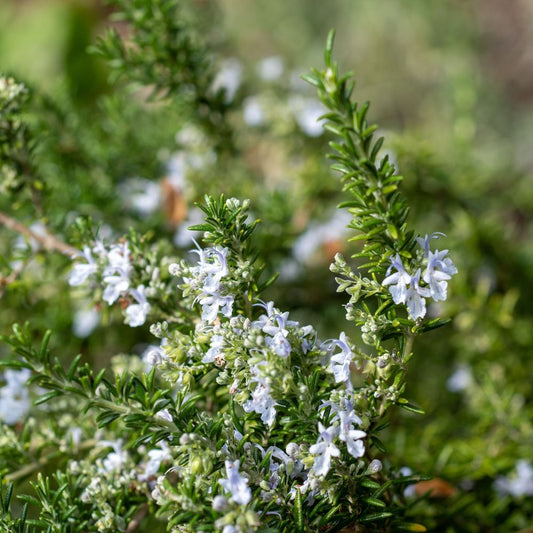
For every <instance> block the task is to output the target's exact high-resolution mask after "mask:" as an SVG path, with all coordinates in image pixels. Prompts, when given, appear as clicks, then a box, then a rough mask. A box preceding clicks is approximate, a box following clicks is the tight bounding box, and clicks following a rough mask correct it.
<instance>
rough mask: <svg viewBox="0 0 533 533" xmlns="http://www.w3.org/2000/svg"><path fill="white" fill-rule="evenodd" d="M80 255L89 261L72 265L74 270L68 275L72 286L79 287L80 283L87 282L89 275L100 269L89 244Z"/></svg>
mask: <svg viewBox="0 0 533 533" xmlns="http://www.w3.org/2000/svg"><path fill="white" fill-rule="evenodd" d="M80 255H81V256H82V257H84V258H85V259H86V260H87V263H76V264H75V265H74V266H73V267H72V271H71V272H70V274H69V277H68V282H69V285H70V286H71V287H77V286H78V285H81V284H83V283H85V281H87V278H88V277H89V276H92V275H93V274H96V272H97V271H98V267H97V265H96V263H95V261H94V259H93V256H92V253H91V249H90V248H89V247H88V246H85V247H84V248H83V253H82V254H80Z"/></svg>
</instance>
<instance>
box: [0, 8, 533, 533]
mask: <svg viewBox="0 0 533 533" xmlns="http://www.w3.org/2000/svg"><path fill="white" fill-rule="evenodd" d="M446 3H448V2H446ZM311 4H313V6H311V7H309V6H310V5H311ZM339 5H340V4H339ZM372 5H374V4H372V3H371V2H370V0H368V1H362V2H360V5H358V6H357V7H356V8H354V9H355V12H356V13H357V15H358V16H359V17H360V18H361V20H362V21H364V20H365V19H371V18H372V16H377V15H378V11H379V9H383V13H382V14H383V17H382V18H381V19H380V21H382V20H385V21H386V20H387V16H385V13H387V14H388V16H390V17H392V16H393V15H394V13H395V9H396V8H395V7H394V5H393V4H392V3H391V2H385V3H384V5H383V7H382V8H376V7H371V6H372ZM230 6H231V4H230ZM230 6H228V5H225V4H224V3H221V4H220V5H217V4H215V3H214V2H211V1H208V2H193V1H185V0H135V1H126V0H114V1H113V2H112V3H111V7H110V8H109V10H106V13H105V18H103V19H101V22H98V20H100V18H99V17H100V16H101V14H100V13H99V12H98V11H96V10H95V11H94V12H92V11H91V10H90V9H89V8H87V7H83V5H82V4H81V3H80V4H79V5H78V4H77V3H73V4H72V6H70V8H69V9H68V10H67V11H66V12H64V13H62V14H61V17H66V18H61V20H68V21H69V23H70V25H71V27H70V30H69V31H70V33H68V38H67V53H66V54H65V72H66V77H65V82H63V83H62V84H60V85H59V86H51V85H50V80H41V81H42V83H41V84H39V83H37V80H36V78H34V77H33V76H31V74H28V72H27V71H25V70H24V68H22V67H21V68H20V69H19V72H17V69H16V68H14V69H12V70H13V72H12V73H11V74H7V73H6V74H5V75H2V76H1V77H0V191H1V193H2V194H1V196H0V224H1V227H0V234H1V236H2V238H1V239H0V253H1V255H0V259H1V262H0V276H1V277H0V297H1V298H2V304H3V305H2V310H1V311H0V328H1V330H2V333H3V334H4V335H3V337H2V339H3V344H2V346H1V347H0V365H1V368H2V374H1V377H0V385H1V388H0V443H1V446H0V476H1V479H2V485H1V493H0V528H1V529H2V531H21V532H23V531H64V532H67V531H127V532H130V533H131V532H134V531H165V530H168V531H222V532H223V533H238V532H243V533H244V532H246V531H263V532H267V531H271V532H274V531H280V532H293V531H302V532H304V531H358V532H363V531H397V530H404V531H405V530H407V531H425V530H438V531H479V530H487V531H515V530H516V531H518V530H520V529H523V528H526V527H528V526H529V525H531V519H532V516H533V504H532V503H531V495H533V466H532V464H531V458H530V456H531V452H530V443H531V438H532V434H533V427H532V422H531V420H532V417H531V415H532V412H531V404H532V403H531V387H530V383H529V381H530V380H529V375H530V371H531V370H532V369H531V365H532V363H531V360H530V357H529V355H528V354H529V351H530V346H531V344H532V341H533V339H532V332H531V328H530V327H529V323H530V320H531V317H530V314H531V310H530V309H529V307H528V305H527V302H528V296H529V292H530V291H531V283H529V281H530V279H529V278H530V276H531V275H530V272H531V262H532V260H533V254H532V249H531V246H530V245H529V246H528V244H527V243H528V237H529V236H530V233H531V219H530V211H531V205H532V203H533V198H532V196H531V190H530V188H528V187H527V184H528V178H529V177H528V176H527V174H526V171H524V170H521V167H520V165H519V162H518V163H516V162H513V159H512V154H513V153H514V152H513V146H518V147H519V146H523V145H521V144H520V143H521V142H523V141H521V140H520V139H519V132H518V133H517V132H515V133H509V135H508V138H507V139H506V140H505V141H504V140H503V139H500V140H499V142H495V141H494V140H493V130H492V129H491V128H495V127H496V125H498V124H503V123H504V122H505V120H504V119H505V117H502V115H504V114H505V113H503V112H500V113H501V114H498V113H496V112H494V113H492V114H491V116H490V117H488V118H484V117H485V116H486V115H485V114H484V113H487V111H486V110H487V109H489V107H488V106H489V105H490V104H491V99H494V98H496V96H495V95H494V94H493V93H490V91H487V90H486V88H485V85H484V83H483V79H480V77H479V76H478V77H475V76H471V75H470V74H471V73H472V71H474V69H475V62H474V59H473V58H474V57H475V56H474V55H473V53H472V52H471V50H472V45H471V42H473V40H474V34H475V30H474V28H473V27H471V26H469V25H468V23H467V20H468V15H469V14H470V13H468V12H467V13H466V14H465V13H463V12H461V10H459V8H457V7H455V8H452V9H451V10H450V11H449V12H447V13H443V12H442V11H441V8H439V7H435V6H431V7H430V6H428V5H427V3H423V2H414V3H413V5H412V6H411V7H410V9H411V10H412V11H411V14H412V15H413V19H412V21H411V23H412V24H413V27H417V24H418V25H422V24H423V21H425V23H427V24H430V25H431V24H434V25H433V26H431V27H434V28H435V35H434V39H435V43H436V44H434V45H433V46H435V48H434V49H435V50H440V51H441V55H442V64H443V65H444V67H443V68H444V69H445V68H449V69H450V71H451V74H450V76H449V77H448V78H446V80H447V82H449V84H450V91H451V93H452V95H453V99H454V100H453V101H454V103H453V105H452V106H451V108H448V109H447V110H446V113H443V114H442V115H440V116H438V119H435V116H437V115H438V113H436V112H433V113H430V115H431V116H430V117H426V119H425V120H424V112H425V110H424V106H430V107H431V106H432V105H436V104H437V103H439V102H438V98H436V97H435V99H434V100H433V101H432V100H431V97H429V98H428V99H426V100H424V101H413V100H410V99H408V98H407V97H406V96H405V95H406V94H408V93H409V91H407V90H406V89H405V87H403V86H402V84H401V83H400V84H399V85H398V91H399V92H398V94H399V98H402V99H403V100H402V102H403V105H402V106H400V107H399V108H398V113H399V114H400V115H401V116H402V117H403V118H402V121H403V123H404V130H403V131H400V127H399V125H398V124H397V123H395V122H394V121H393V120H387V119H386V117H387V104H384V103H383V98H384V93H383V90H384V89H380V90H379V91H378V94H377V95H376V98H377V99H378V109H380V110H381V114H382V115H383V117H384V118H383V122H385V123H388V127H389V129H390V130H396V133H395V134H393V133H392V132H390V133H389V132H382V131H381V130H379V129H378V127H377V126H376V125H374V124H373V123H372V121H371V116H372V111H371V110H370V111H369V104H368V103H364V102H361V100H360V97H359V94H360V91H361V90H362V91H363V92H365V93H367V94H369V95H370V98H373V95H372V91H371V90H369V88H368V87H364V88H363V89H359V88H356V87H355V84H354V81H353V74H343V69H341V68H340V67H339V65H338V63H337V62H336V61H334V59H333V55H334V54H333V37H334V34H333V32H331V33H330V34H329V37H328V38H327V44H326V52H325V66H324V67H323V68H321V69H311V71H310V72H309V71H307V72H305V73H304V71H300V72H297V70H299V69H300V66H301V63H298V64H297V66H298V69H293V70H292V71H291V70H290V69H287V67H286V64H285V62H289V63H290V62H291V61H294V54H300V56H302V55H303V53H302V51H301V50H295V49H294V48H291V47H290V46H289V47H288V48H287V50H286V53H287V54H288V56H287V59H285V61H284V59H282V57H281V56H273V55H269V56H268V57H265V58H258V57H255V58H253V55H252V56H250V55H248V56H247V55H246V53H244V52H242V54H243V55H242V57H241V58H240V59H237V58H236V57H235V55H237V54H239V48H238V46H237V45H238V42H239V38H242V39H243V40H244V41H245V40H246V39H251V37H250V36H249V34H248V33H247V27H246V23H245V22H246V18H247V17H250V16H252V14H253V10H252V11H250V9H251V8H246V9H244V11H243V13H241V15H240V16H241V17H242V21H241V25H240V26H239V25H236V26H234V27H233V28H232V27H231V17H232V16H233V15H232V13H233V12H232V8H231V7H230ZM294 6H300V9H301V12H294V13H293V12H292V11H291V10H292V9H296V7H294ZM294 6H293V7H291V8H289V7H288V8H287V10H288V11H287V12H286V13H284V14H282V13H279V12H277V11H276V9H277V8H271V9H272V11H268V10H267V11H265V13H264V18H263V22H264V24H265V25H267V26H268V25H269V24H270V23H274V22H276V21H277V20H278V19H277V18H276V17H278V18H279V17H281V16H282V15H287V16H288V17H289V19H290V17H291V16H292V17H294V20H295V21H296V20H297V21H298V24H296V23H294V24H293V26H291V31H297V32H300V34H301V35H302V36H303V35H305V32H306V31H310V30H306V29H305V26H299V24H300V23H301V20H302V19H303V14H307V15H308V16H309V24H310V25H311V26H310V27H312V26H313V25H315V26H318V27H320V31H321V33H322V34H323V35H324V40H325V39H326V31H327V30H326V29H325V28H324V27H322V26H321V24H323V23H324V20H327V17H326V16H325V15H324V20H322V19H321V15H320V7H319V6H318V5H316V6H314V3H310V4H309V5H305V4H303V3H302V4H301V5H300V3H295V4H294ZM313 9H315V12H313ZM336 9H338V10H339V11H338V12H337V11H336ZM336 9H333V10H331V13H333V15H331V13H330V14H329V15H328V16H333V18H334V19H335V20H331V22H332V23H338V25H339V26H340V31H339V32H338V33H339V41H340V43H339V44H340V46H339V45H338V46H337V47H336V48H337V50H335V55H337V54H339V55H340V56H341V57H342V58H343V61H342V62H343V63H344V62H346V61H347V59H346V56H343V55H342V54H345V52H343V49H342V45H343V44H346V43H347V39H346V37H343V29H345V28H344V24H345V21H343V18H342V13H343V12H342V9H341V7H337V8H336ZM344 9H348V8H347V6H344ZM50 10H51V12H53V8H50ZM224 10H225V11H224ZM222 12H224V13H225V14H226V16H227V19H228V21H229V22H228V23H227V24H228V27H229V29H230V31H233V32H235V35H234V36H233V37H228V36H226V35H224V34H223V32H222V31H221V27H220V24H219V21H220V17H221V13H222ZM65 13H66V14H65ZM380 14H381V13H380ZM54 16H57V17H59V13H55V14H54ZM335 16H336V17H337V18H335ZM441 16H445V17H446V20H447V21H448V22H450V24H449V25H447V26H446V28H444V26H443V25H442V24H437V23H436V21H437V20H440V19H439V17H441ZM269 17H273V19H272V22H271V21H270V19H269ZM104 20H105V22H103V21H104ZM290 20H291V19H290ZM328 22H329V21H328ZM98 24H102V25H105V26H106V29H105V31H103V32H101V36H100V37H98V38H96V39H93V40H92V42H91V39H90V35H89V34H90V32H91V28H92V27H93V26H95V25H98ZM361 24H362V26H361V30H362V28H363V26H364V25H363V23H361ZM401 29H402V22H400V21H397V25H396V26H395V29H394V30H390V31H389V33H388V34H387V35H388V37H389V38H391V39H392V38H393V36H394V35H395V31H397V32H399V34H401ZM452 30H457V32H458V33H456V34H454V35H459V33H460V35H461V38H459V37H457V39H456V40H455V41H454V42H453V45H452V44H450V42H449V35H448V33H447V32H452ZM366 32H367V33H363V34H362V35H361V36H359V37H358V39H359V41H358V43H359V47H360V49H362V50H363V51H364V52H365V53H363V54H362V57H361V58H360V59H358V61H359V65H360V67H361V68H358V74H357V78H358V79H359V80H361V82H362V83H364V82H365V80H364V73H365V69H368V68H369V67H368V66H365V65H368V63H369V62H371V60H372V59H373V58H374V56H372V55H371V54H370V52H369V50H370V47H371V43H372V42H374V41H373V40H372V33H371V30H370V29H366ZM415 35H421V33H415ZM84 36H85V38H84ZM232 38H233V42H232ZM400 42H401V43H402V46H405V47H407V48H409V46H413V49H412V51H413V53H414V56H413V57H414V58H416V60H417V61H420V62H421V61H422V56H423V54H422V53H421V52H420V49H419V45H420V43H414V44H413V43H411V44H409V42H408V41H400ZM377 46H378V45H377V44H376V47H377ZM438 47H440V48H438ZM85 48H87V50H88V52H89V54H90V55H87V56H86V57H87V58H88V59H86V63H84V65H85V70H84V69H81V70H80V68H79V67H77V66H76V65H77V61H79V59H78V58H79V57H80V56H79V53H78V52H77V51H79V50H80V49H81V51H82V53H83V54H85ZM252 49H253V47H252ZM310 49H311V52H312V51H313V49H312V47H310ZM409 50H411V49H409ZM281 52H282V53H283V50H282V51H281ZM247 53H248V54H250V50H247ZM380 53H381V52H380V50H379V48H378V49H377V52H376V56H375V58H376V59H377V61H376V64H379V61H385V62H387V59H384V57H385V56H384V55H380ZM396 53H397V51H394V50H393V51H391V54H392V55H394V54H396ZM417 54H418V55H417ZM83 57H85V55H84V56H83ZM251 58H253V59H254V60H255V61H256V65H255V67H254V68H252V63H251ZM458 58H461V60H459V59H458ZM1 59H2V57H1V56H0V60H1ZM308 59H309V58H308V57H306V59H305V60H306V61H307V60H308ZM101 61H103V62H101ZM300 61H301V60H300ZM318 62H319V58H318V56H317V57H314V59H313V63H314V64H317V63H318ZM424 66H425V65H424V64H422V63H420V64H419V65H418V68H419V69H423V68H424ZM387 68H388V69H389V70H390V69H391V68H392V67H391V65H388V67H387ZM435 68H436V67H435ZM306 70H307V69H306ZM106 75H107V76H109V82H106V81H105V77H106ZM368 75H370V73H368ZM389 76H390V77H391V79H392V72H391V73H389ZM23 77H27V79H23ZM413 79H414V81H413V86H412V90H413V91H414V92H417V91H419V86H424V83H426V88H427V85H429V84H427V80H424V79H423V78H422V77H420V76H418V78H416V76H413ZM441 86H442V87H444V84H442V85H441ZM389 90H390V93H393V92H394V91H395V88H394V86H393V85H392V84H391V85H390V86H387V89H386V91H389ZM442 90H443V91H444V89H442ZM476 92H479V100H476V96H475V95H476ZM404 93H405V94H404ZM429 94H435V93H434V92H433V93H431V92H430V93H429ZM441 110H442V108H441ZM388 111H390V109H388ZM513 112H514V110H513V109H512V108H511V106H509V108H508V110H507V116H508V117H510V116H512V113H513ZM417 117H422V118H421V119H420V120H419V121H418V122H417V120H418V119H417ZM479 117H482V118H483V120H481V119H480V118H479ZM491 117H492V118H493V120H494V121H499V122H491V121H490V120H491ZM483 121H485V122H488V124H485V125H483ZM483 128H484V129H483ZM447 129H449V131H450V132H451V133H450V134H449V135H446V134H445V133H443V132H445V131H446V130H447ZM476 129H477V130H478V131H476ZM491 135H492V136H491ZM513 135H516V138H515V137H513ZM423 137H426V139H423ZM495 151H496V156H494V157H490V154H491V153H494V152H495ZM328 158H329V163H330V167H329V168H328V161H327V159H328ZM524 168H526V167H525V166H524ZM400 170H401V171H402V173H403V175H400V173H399V172H400ZM504 170H505V176H506V179H507V181H506V182H505V186H504V185H503V183H504V181H503V180H502V172H503V171H504ZM495 192H496V193H498V194H497V195H494V193H495ZM489 195H491V196H489ZM336 206H337V207H336ZM441 232H444V233H446V235H447V236H446V235H444V233H441ZM443 248H449V249H450V250H451V252H449V251H448V249H443Z"/></svg>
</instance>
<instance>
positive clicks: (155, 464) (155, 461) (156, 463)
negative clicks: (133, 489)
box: [139, 442, 172, 481]
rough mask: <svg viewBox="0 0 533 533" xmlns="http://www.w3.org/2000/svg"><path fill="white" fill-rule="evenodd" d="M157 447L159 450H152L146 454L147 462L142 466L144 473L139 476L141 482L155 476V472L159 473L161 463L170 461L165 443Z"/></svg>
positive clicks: (170, 457)
mask: <svg viewBox="0 0 533 533" xmlns="http://www.w3.org/2000/svg"><path fill="white" fill-rule="evenodd" d="M159 445H160V448H154V449H153V450H150V451H149V452H148V461H147V462H146V464H145V466H144V473H143V474H141V475H140V476H139V479H140V480H141V481H144V480H147V479H149V478H151V477H152V476H155V475H156V474H157V472H159V468H160V467H161V463H162V462H163V461H170V460H171V459H172V456H171V455H170V449H169V447H168V444H167V443H166V442H161V443H160V444H159Z"/></svg>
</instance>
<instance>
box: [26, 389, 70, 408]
mask: <svg viewBox="0 0 533 533" xmlns="http://www.w3.org/2000/svg"><path fill="white" fill-rule="evenodd" d="M63 394H64V393H63V391H61V390H53V391H50V392H47V393H46V394H43V395H42V396H39V398H37V399H36V400H35V401H34V402H33V405H41V404H43V403H46V402H48V401H50V400H52V399H54V398H57V397H58V396H63Z"/></svg>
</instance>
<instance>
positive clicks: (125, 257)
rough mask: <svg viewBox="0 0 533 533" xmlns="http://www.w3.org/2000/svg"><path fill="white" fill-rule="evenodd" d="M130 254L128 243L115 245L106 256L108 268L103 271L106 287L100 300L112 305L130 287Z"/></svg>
mask: <svg viewBox="0 0 533 533" xmlns="http://www.w3.org/2000/svg"><path fill="white" fill-rule="evenodd" d="M129 255H130V252H129V247H128V243H124V244H115V245H113V246H112V247H111V250H110V251H109V253H108V254H107V260H108V263H109V264H108V266H107V267H106V268H105V269H104V283H105V284H106V285H107V287H106V288H105V290H104V294H103V296H102V298H103V299H104V300H105V301H106V302H107V303H108V305H112V304H113V303H115V302H116V301H117V299H118V298H119V296H120V295H121V293H123V292H125V291H127V290H128V289H129V287H130V273H131V270H132V266H131V263H130V257H129Z"/></svg>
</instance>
